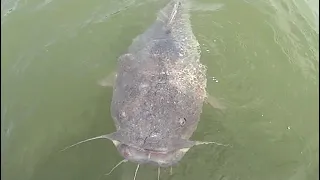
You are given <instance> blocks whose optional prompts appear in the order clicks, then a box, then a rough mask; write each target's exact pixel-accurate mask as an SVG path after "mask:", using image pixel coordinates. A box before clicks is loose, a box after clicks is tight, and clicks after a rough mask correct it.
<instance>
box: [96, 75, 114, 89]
mask: <svg viewBox="0 0 320 180" xmlns="http://www.w3.org/2000/svg"><path fill="white" fill-rule="evenodd" d="M116 77H117V73H116V72H115V71H113V72H111V73H110V74H109V75H108V76H106V77H104V78H103V79H100V80H99V81H98V84H99V85H100V86H102V87H113V85H114V82H115V79H116Z"/></svg>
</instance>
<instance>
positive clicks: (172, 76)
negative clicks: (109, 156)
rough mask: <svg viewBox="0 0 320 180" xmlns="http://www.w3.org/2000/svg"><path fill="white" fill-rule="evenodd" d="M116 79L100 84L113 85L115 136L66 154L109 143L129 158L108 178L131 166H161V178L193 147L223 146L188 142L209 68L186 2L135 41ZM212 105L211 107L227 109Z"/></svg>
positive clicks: (174, 0)
mask: <svg viewBox="0 0 320 180" xmlns="http://www.w3.org/2000/svg"><path fill="white" fill-rule="evenodd" d="M107 79H108V80H107V81H109V80H110V78H107ZM111 79H113V78H111ZM114 80H115V81H114V82H113V83H107V82H100V84H101V85H103V86H105V85H107V86H108V85H112V86H113V97H112V102H111V109H110V110H111V116H112V118H113V120H114V123H115V126H116V131H115V132H113V133H110V134H106V135H102V136H97V137H94V138H90V139H86V140H84V141H81V142H78V143H76V144H73V145H71V146H69V147H67V148H65V149H68V148H70V147H72V146H76V145H78V144H80V143H84V142H87V141H91V140H94V139H101V138H107V139H109V140H111V141H112V142H113V143H114V145H115V146H116V148H117V150H118V152H119V153H120V154H121V155H122V156H123V157H124V158H125V159H124V160H122V161H121V162H119V163H118V164H117V165H116V166H115V167H114V168H113V169H112V170H111V171H110V172H109V173H108V174H110V173H111V172H112V171H113V170H114V169H115V168H116V167H117V166H118V165H120V164H121V163H123V162H126V161H131V162H134V163H137V164H138V166H137V169H136V173H137V171H138V168H139V165H140V164H153V165H155V166H158V167H159V169H158V179H159V175H160V167H168V166H173V165H175V164H177V163H178V162H179V161H180V160H181V159H182V158H183V156H184V155H185V154H186V152H187V151H188V150H189V149H190V148H191V147H193V146H196V145H201V144H218V145H223V144H219V143H216V142H202V141H191V140H189V138H190V137H191V136H192V134H193V132H194V131H195V130H196V128H197V125H198V123H199V121H200V114H201V112H202V106H203V102H204V101H205V100H208V99H207V98H208V97H207V94H206V83H207V79H206V67H205V66H204V65H202V64H201V63H200V47H199V43H198V41H197V40H196V38H195V36H194V34H193V32H192V28H191V24H190V20H189V6H188V2H187V0H171V1H170V2H169V3H168V4H167V5H166V6H165V7H164V8H163V9H162V10H161V11H160V12H159V13H158V16H157V20H156V21H155V22H154V23H153V24H152V25H151V26H150V27H149V28H148V29H147V30H146V31H145V32H144V33H143V34H141V35H139V36H137V37H136V38H135V39H134V40H133V42H132V44H131V46H130V47H129V48H128V51H127V53H125V54H124V55H122V56H120V57H119V59H118V68H117V72H116V77H115V79H114ZM210 98H211V99H214V98H213V97H210ZM210 101H211V100H209V101H207V102H209V103H210V104H211V105H212V106H213V107H217V108H219V109H223V107H221V106H220V107H219V103H218V104H216V103H217V102H213V101H212V102H210ZM214 101H215V100H214ZM65 149H64V150H65ZM136 173H135V176H134V179H135V177H136Z"/></svg>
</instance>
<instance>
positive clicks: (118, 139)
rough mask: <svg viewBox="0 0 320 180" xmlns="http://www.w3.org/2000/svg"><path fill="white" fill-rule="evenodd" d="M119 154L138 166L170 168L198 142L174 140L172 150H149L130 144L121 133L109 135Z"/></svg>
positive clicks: (171, 145)
mask: <svg viewBox="0 0 320 180" xmlns="http://www.w3.org/2000/svg"><path fill="white" fill-rule="evenodd" d="M107 136H108V139H110V140H111V141H112V142H113V144H114V145H115V146H116V148H117V150H118V152H119V153H120V155H121V156H122V157H124V158H125V159H126V160H128V161H131V162H134V163H137V164H152V165H155V166H158V167H169V166H173V165H175V164H177V163H178V162H179V161H180V160H181V159H182V158H183V157H184V155H185V154H186V153H187V152H188V150H189V149H190V148H191V147H192V146H194V145H196V142H194V141H189V140H183V139H174V140H172V141H171V142H172V143H171V144H170V148H148V147H143V146H142V147H140V146H136V145H133V144H131V143H128V141H126V140H125V139H126V138H124V136H123V135H121V133H119V132H115V133H111V134H108V135H107Z"/></svg>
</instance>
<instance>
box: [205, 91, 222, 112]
mask: <svg viewBox="0 0 320 180" xmlns="http://www.w3.org/2000/svg"><path fill="white" fill-rule="evenodd" d="M205 102H206V103H208V104H210V105H211V106H212V107H213V108H215V109H219V110H225V109H226V107H225V106H224V105H223V104H222V103H221V102H220V101H219V100H218V99H217V98H216V97H214V96H212V95H210V94H207V98H206V100H205Z"/></svg>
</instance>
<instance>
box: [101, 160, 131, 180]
mask: <svg viewBox="0 0 320 180" xmlns="http://www.w3.org/2000/svg"><path fill="white" fill-rule="evenodd" d="M124 162H128V160H126V159H124V160H122V161H120V162H119V163H118V164H117V165H115V166H114V167H113V168H112V169H111V170H110V171H109V172H108V173H106V174H104V175H106V176H108V175H110V174H111V173H112V172H113V170H115V169H116V168H117V167H118V166H120V164H122V163H124Z"/></svg>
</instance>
